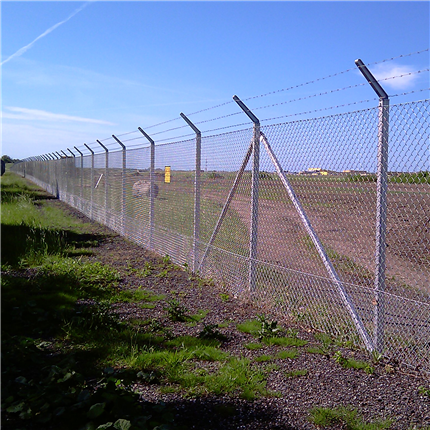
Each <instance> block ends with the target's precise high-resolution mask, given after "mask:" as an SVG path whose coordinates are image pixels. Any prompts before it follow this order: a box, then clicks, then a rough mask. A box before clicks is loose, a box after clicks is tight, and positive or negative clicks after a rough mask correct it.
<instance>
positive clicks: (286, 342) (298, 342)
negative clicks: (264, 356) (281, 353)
mask: <svg viewBox="0 0 430 430" xmlns="http://www.w3.org/2000/svg"><path fill="white" fill-rule="evenodd" d="M262 342H263V343H265V344H266V345H269V346H272V345H276V346H304V345H307V343H308V341H307V340H302V339H297V338H295V337H267V338H264V339H263V340H262Z"/></svg>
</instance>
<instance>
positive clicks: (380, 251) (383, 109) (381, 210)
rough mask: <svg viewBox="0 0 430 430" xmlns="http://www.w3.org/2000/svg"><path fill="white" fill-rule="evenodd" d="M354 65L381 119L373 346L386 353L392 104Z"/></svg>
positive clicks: (363, 70) (363, 69) (369, 76)
mask: <svg viewBox="0 0 430 430" xmlns="http://www.w3.org/2000/svg"><path fill="white" fill-rule="evenodd" d="M355 64H356V65H357V67H358V68H359V70H360V72H361V73H362V74H363V76H364V77H365V79H366V80H367V82H368V83H369V84H370V86H371V87H372V88H373V90H374V91H375V92H376V94H377V95H378V97H379V115H378V170H377V184H376V199H377V203H376V252H375V263H376V267H375V281H374V288H375V311H374V324H375V332H374V343H375V347H376V350H377V351H378V352H379V353H382V352H383V350H384V331H385V330H384V325H385V311H384V292H385V268H386V262H385V257H386V233H387V187H388V126H389V108H390V101H389V98H388V94H387V93H386V92H385V90H384V89H383V88H382V87H381V85H380V84H379V82H378V81H377V80H376V79H375V77H374V76H373V75H372V73H371V72H370V71H369V70H368V68H367V67H366V66H365V65H364V63H363V62H362V61H361V60H360V59H358V60H355Z"/></svg>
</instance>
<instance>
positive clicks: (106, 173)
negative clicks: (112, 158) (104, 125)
mask: <svg viewBox="0 0 430 430" xmlns="http://www.w3.org/2000/svg"><path fill="white" fill-rule="evenodd" d="M96 142H97V143H98V144H99V145H100V146H101V147H102V148H103V149H104V150H105V224H106V225H107V226H108V227H109V223H108V221H109V220H108V205H109V203H108V202H109V181H108V178H109V176H108V175H109V150H108V149H107V148H106V146H104V145H103V143H101V142H100V140H97V139H96Z"/></svg>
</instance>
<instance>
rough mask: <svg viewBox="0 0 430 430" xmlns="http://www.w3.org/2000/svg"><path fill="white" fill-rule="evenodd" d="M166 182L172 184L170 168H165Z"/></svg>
mask: <svg viewBox="0 0 430 430" xmlns="http://www.w3.org/2000/svg"><path fill="white" fill-rule="evenodd" d="M164 182H165V183H166V184H170V166H165V167H164Z"/></svg>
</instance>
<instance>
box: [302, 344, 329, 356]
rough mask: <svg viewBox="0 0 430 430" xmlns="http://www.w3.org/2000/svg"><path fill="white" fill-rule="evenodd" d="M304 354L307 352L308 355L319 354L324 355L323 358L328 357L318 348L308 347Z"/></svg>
mask: <svg viewBox="0 0 430 430" xmlns="http://www.w3.org/2000/svg"><path fill="white" fill-rule="evenodd" d="M306 352H309V354H321V355H325V356H330V355H329V354H327V352H326V351H325V350H324V349H323V348H321V347H320V346H310V347H309V348H307V349H306Z"/></svg>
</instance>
